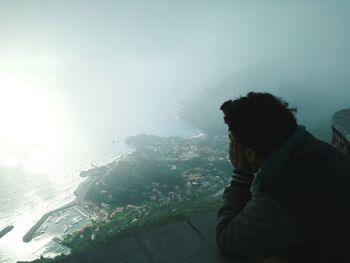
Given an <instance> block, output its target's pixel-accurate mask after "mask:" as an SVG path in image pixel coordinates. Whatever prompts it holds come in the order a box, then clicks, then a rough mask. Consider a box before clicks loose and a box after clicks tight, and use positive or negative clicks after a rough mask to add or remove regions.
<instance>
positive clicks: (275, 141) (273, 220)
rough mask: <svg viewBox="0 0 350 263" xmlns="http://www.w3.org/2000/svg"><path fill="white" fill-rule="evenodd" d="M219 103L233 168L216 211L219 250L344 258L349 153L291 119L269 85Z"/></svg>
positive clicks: (349, 244) (299, 258)
mask: <svg viewBox="0 0 350 263" xmlns="http://www.w3.org/2000/svg"><path fill="white" fill-rule="evenodd" d="M310 106H312V105H310ZM220 109H221V110H222V111H223V113H224V120H225V123H226V124H227V125H228V129H229V139H230V145H229V158H230V161H231V163H232V164H233V166H234V167H235V169H234V170H233V171H234V172H233V176H232V181H231V184H230V185H229V186H228V187H226V188H225V191H224V194H223V205H222V207H221V208H220V209H219V211H218V214H217V216H218V222H217V227H216V239H217V245H218V248H219V250H220V251H221V252H223V253H227V254H234V255H243V256H244V255H246V256H248V255H258V254H261V255H266V256H269V255H276V256H275V257H272V258H270V259H269V260H272V261H271V262H288V263H289V262H350V231H349V229H350V227H349V225H350V204H349V202H350V158H348V157H347V156H345V155H343V154H342V153H341V152H340V151H339V150H337V149H336V148H334V147H333V146H331V145H329V144H328V143H325V142H323V141H321V140H318V139H316V138H315V137H314V136H312V135H311V134H310V133H309V132H308V131H307V130H306V129H305V127H304V126H302V125H297V122H296V119H295V117H294V115H293V112H292V110H290V109H288V103H286V102H284V101H283V100H282V99H280V98H277V97H275V96H273V95H271V94H269V93H257V92H250V93H248V94H247V96H245V97H241V98H238V99H236V100H234V101H232V100H229V101H226V102H225V103H223V104H222V106H221V108H220ZM348 250H349V255H347V251H348ZM269 260H266V261H265V262H270V261H269Z"/></svg>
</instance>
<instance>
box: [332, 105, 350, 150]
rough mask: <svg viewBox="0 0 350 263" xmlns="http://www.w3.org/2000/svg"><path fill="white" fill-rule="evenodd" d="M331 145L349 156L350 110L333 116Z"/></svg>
mask: <svg viewBox="0 0 350 263" xmlns="http://www.w3.org/2000/svg"><path fill="white" fill-rule="evenodd" d="M332 144H333V145H334V146H335V147H337V148H338V149H339V150H341V151H342V152H343V153H345V154H346V155H349V156H350V108H349V109H344V110H341V111H338V112H336V113H335V114H334V115H333V118H332Z"/></svg>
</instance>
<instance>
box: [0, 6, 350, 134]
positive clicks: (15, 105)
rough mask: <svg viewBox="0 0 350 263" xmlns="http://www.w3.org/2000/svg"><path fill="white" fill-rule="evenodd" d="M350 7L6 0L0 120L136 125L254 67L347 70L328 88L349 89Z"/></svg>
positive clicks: (315, 72) (0, 45) (0, 16)
mask: <svg viewBox="0 0 350 263" xmlns="http://www.w3.org/2000/svg"><path fill="white" fill-rule="evenodd" d="M349 13H350V3H349V2H347V1H323V0H318V1H311V0H308V1H277V0H276V1H272V0H268V1H181V0H180V1H179V0H177V1H137V0H135V1H134V0H133V1H120V0H118V1H107V0H104V1H92V0H84V1H78V0H75V1H67V0H60V1H44V0H31V1H17V0H1V1H0V32H1V41H0V74H1V75H0V94H1V97H2V102H3V103H1V104H2V105H3V106H2V107H0V112H2V114H1V115H0V116H1V117H2V118H4V119H5V118H6V119H7V122H8V123H10V124H9V126H11V125H12V126H11V127H12V128H9V131H8V133H11V132H13V130H15V129H17V130H18V129H19V128H23V127H28V126H36V127H40V129H39V128H37V129H34V130H33V131H32V133H33V134H34V133H37V134H40V132H39V130H41V131H44V132H43V133H54V131H53V127H54V129H55V130H59V129H60V127H63V126H65V125H67V123H68V124H70V125H72V126H74V125H77V124H79V125H80V124H81V125H87V127H89V128H91V129H94V127H95V129H96V127H97V126H99V125H102V124H103V123H105V122H108V121H111V120H114V121H115V122H121V123H126V125H131V126H132V125H135V127H136V124H135V123H137V122H148V121H149V120H150V119H152V118H154V116H155V115H158V114H159V113H160V112H161V113H164V112H174V110H175V108H174V107H175V106H174V105H175V104H176V103H177V101H181V100H182V99H187V98H190V97H195V96H196V94H198V92H199V91H200V90H203V89H205V88H210V87H213V86H215V85H217V84H218V83H220V82H221V81H223V80H224V79H225V78H227V77H229V76H230V75H232V74H234V73H236V72H239V71H241V70H245V69H249V68H250V67H262V68H263V67H271V66H272V68H273V67H278V68H282V70H284V71H285V72H284V74H285V73H286V72H288V71H293V70H299V71H302V74H303V76H306V77H307V76H310V78H313V79H315V78H317V76H320V77H321V76H324V75H325V74H330V75H332V76H333V77H334V76H335V75H336V76H337V77H336V78H334V79H336V80H337V81H338V82H339V83H340V84H341V85H338V84H339V83H335V87H332V88H330V89H329V90H328V91H325V92H324V94H323V95H324V96H328V95H329V94H328V92H329V91H330V90H333V89H337V85H338V86H339V87H338V89H340V93H341V94H343V92H344V89H345V88H344V87H345V86H344V83H348V81H349V79H348V77H347V75H349V74H348V67H347V66H348V64H349V63H348V61H349V58H350V52H349V49H348V47H349V44H350V43H349V42H350V30H349V22H350V21H349V19H350V14H349ZM252 77H254V76H252ZM272 78H273V76H272ZM287 89H288V90H287ZM290 89H291V87H290V86H288V87H281V93H282V94H283V92H284V90H286V91H288V92H290ZM318 92H319V91H318ZM338 93H339V92H338ZM19 94H21V95H19ZM233 94H234V92H233ZM235 94H236V93H235ZM341 97H342V98H343V97H344V96H341ZM303 99H304V100H305V98H303ZM5 101H6V103H5ZM334 103H336V102H334ZM9 108H10V109H11V110H10V112H12V113H11V114H12V115H11V114H9V113H8V112H9V110H8V109H9ZM6 116H7V117H6ZM13 119H16V120H20V121H18V122H17V124H13ZM30 123H31V124H32V125H30ZM40 123H49V125H46V126H45V127H44V126H43V125H40ZM63 132H64V131H61V132H58V133H63ZM17 137H18V136H17ZM41 137H42V136H41Z"/></svg>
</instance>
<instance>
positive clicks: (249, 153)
mask: <svg viewBox="0 0 350 263" xmlns="http://www.w3.org/2000/svg"><path fill="white" fill-rule="evenodd" d="M244 155H245V157H246V158H247V160H248V162H249V163H254V162H255V161H256V158H257V156H256V153H255V151H254V150H253V149H252V148H250V147H246V148H245V149H244Z"/></svg>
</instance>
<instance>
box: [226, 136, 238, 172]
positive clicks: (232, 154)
mask: <svg viewBox="0 0 350 263" xmlns="http://www.w3.org/2000/svg"><path fill="white" fill-rule="evenodd" d="M228 137H229V140H230V142H229V151H228V153H229V159H230V162H231V164H232V165H233V166H235V167H237V164H236V163H235V159H236V158H235V152H236V150H235V149H237V148H238V145H237V142H236V140H235V138H234V137H233V134H232V132H231V131H229V133H228Z"/></svg>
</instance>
